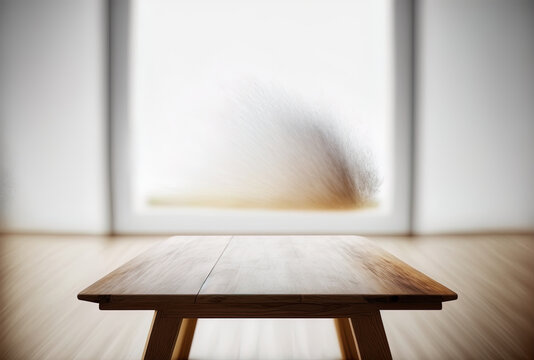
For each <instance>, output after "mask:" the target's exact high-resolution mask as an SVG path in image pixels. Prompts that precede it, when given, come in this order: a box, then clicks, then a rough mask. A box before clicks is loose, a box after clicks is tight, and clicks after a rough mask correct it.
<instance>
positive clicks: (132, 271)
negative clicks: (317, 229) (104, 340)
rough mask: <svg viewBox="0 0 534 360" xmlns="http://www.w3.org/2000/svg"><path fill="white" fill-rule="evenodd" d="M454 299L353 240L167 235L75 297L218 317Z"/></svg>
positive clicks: (109, 305) (401, 306)
mask: <svg viewBox="0 0 534 360" xmlns="http://www.w3.org/2000/svg"><path fill="white" fill-rule="evenodd" d="M456 297H457V296H456V294H455V293H454V292H452V291H451V290H449V289H447V288H446V287H444V286H443V285H441V284H439V283H438V282H436V281H434V280H432V279H431V278H429V277H428V276H426V275H424V274H422V273H421V272H419V271H417V270H415V269H413V268H412V267H410V266H408V265H407V264H405V263H403V262H402V261H400V260H399V259H397V258H396V257H394V256H393V255H391V254H389V253H387V252H386V251H384V250H382V249H380V248H379V247H378V246H376V245H375V244H373V243H372V242H371V241H370V240H368V239H366V238H363V237H357V236H234V237H231V238H230V237H226V236H221V237H217V236H211V237H173V238H170V239H168V240H167V241H165V242H163V243H161V244H158V245H157V246H155V247H154V248H152V249H150V250H148V251H147V252H145V253H143V254H142V255H140V256H138V257H137V258H135V259H133V260H132V261H130V262H128V263H127V264H125V265H123V266H122V267H120V268H118V269H117V270H115V271H113V272H112V273H110V274H109V275H107V276H105V277H104V278H102V279H101V280H99V281H97V282H96V283H95V284H93V285H91V286H90V287H89V288H87V289H85V290H84V291H82V292H81V293H80V294H79V295H78V298H79V299H81V300H87V301H93V302H99V303H100V308H101V309H139V310H142V309H166V310H167V309H175V310H176V307H177V306H178V307H179V306H182V304H193V303H195V304H212V305H213V306H212V307H210V311H211V313H220V312H218V310H217V304H221V305H222V304H242V305H245V304H266V305H269V307H268V308H267V311H269V309H273V308H274V307H276V305H277V304H280V305H283V306H286V308H287V306H291V305H292V304H302V305H304V304H306V306H308V307H309V306H311V305H313V304H319V305H324V306H329V307H332V306H333V307H337V308H339V305H340V304H374V305H376V306H377V308H381V309H392V308H394V309H404V308H409V309H417V308H420V309H428V308H440V307H438V306H429V304H440V303H441V302H442V301H447V300H453V299H456ZM391 304H396V306H393V307H392V306H391ZM407 305H409V306H407ZM222 308H223V307H221V309H222ZM241 308H243V309H244V311H245V310H246V309H245V308H244V306H241ZM224 309H225V311H226V310H227V309H228V307H227V306H225V307H224ZM254 309H255V308H254V307H251V309H250V311H252V312H254ZM199 310H200V307H199ZM294 310H295V317H299V316H304V313H302V311H298V309H297V308H295V309H294ZM188 311H189V313H188V314H189V315H190V316H192V317H194V316H193V315H194V313H193V314H192V313H191V311H190V310H188ZM326 311H328V308H326ZM323 313H324V311H323ZM204 314H205V312H204ZM346 314H348V313H346ZM184 315H186V314H184ZM222 315H223V314H222V313H221V316H222ZM203 316H205V315H203V313H201V312H199V314H198V317H203ZM258 316H262V315H261V313H258ZM264 316H265V315H264ZM280 316H283V317H287V316H292V314H291V313H285V314H282V313H280ZM334 316H341V314H339V313H335V314H334Z"/></svg>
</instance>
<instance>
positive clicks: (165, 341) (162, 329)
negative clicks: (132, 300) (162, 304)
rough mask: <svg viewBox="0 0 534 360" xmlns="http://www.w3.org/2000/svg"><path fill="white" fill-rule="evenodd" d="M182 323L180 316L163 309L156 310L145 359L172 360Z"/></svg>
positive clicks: (144, 355)
mask: <svg viewBox="0 0 534 360" xmlns="http://www.w3.org/2000/svg"><path fill="white" fill-rule="evenodd" d="M181 324H182V319H181V318H179V317H176V316H174V315H169V314H166V313H165V312H163V311H156V312H154V319H153V320H152V326H151V327H150V333H149V336H148V339H147V343H146V346H145V352H144V354H143V359H144V360H171V357H172V355H173V351H174V348H175V343H176V339H177V338H178V333H179V332H180V326H181Z"/></svg>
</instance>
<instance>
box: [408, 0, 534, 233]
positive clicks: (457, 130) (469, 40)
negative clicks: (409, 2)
mask: <svg viewBox="0 0 534 360" xmlns="http://www.w3.org/2000/svg"><path fill="white" fill-rule="evenodd" d="M418 19H419V24H418V26H417V32H418V34H419V37H418V51H417V58H418V66H419V68H418V80H419V81H418V83H417V96H418V97H417V103H416V104H417V106H416V113H417V120H418V124H417V131H416V138H417V143H416V164H417V165H416V174H415V175H416V176H415V180H416V183H415V186H416V188H415V192H416V203H415V230H416V232H419V233H431V232H464V231H467V232H472V231H491V230H497V231H506V230H513V231H532V230H534V1H528V0H525V1H520V0H500V1H497V0H491V1H488V0H469V1H465V0H447V1H445V0H442V1H430V0H423V1H420V2H419V6H418Z"/></svg>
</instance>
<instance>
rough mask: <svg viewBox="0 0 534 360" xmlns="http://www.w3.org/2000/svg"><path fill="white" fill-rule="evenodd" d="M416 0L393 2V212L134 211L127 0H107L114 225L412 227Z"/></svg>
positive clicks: (332, 230)
mask: <svg viewBox="0 0 534 360" xmlns="http://www.w3.org/2000/svg"><path fill="white" fill-rule="evenodd" d="M413 9H414V5H413V0H401V1H393V27H392V28H393V47H394V48H393V57H394V59H393V63H394V66H393V81H394V85H393V91H394V96H393V114H394V124H393V132H392V134H393V139H392V140H393V158H392V165H393V174H394V179H395V181H394V183H393V189H392V190H393V199H392V206H391V209H390V211H389V213H388V214H385V215H371V214H366V213H361V214H360V213H359V214H357V215H354V213H342V212H336V213H313V212H300V213H299V212H284V211H276V212H274V211H272V212H259V211H254V210H251V211H243V210H235V211H234V210H220V211H219V210H214V211H210V212H209V213H206V212H205V211H201V210H197V209H191V210H188V211H161V212H157V213H146V214H139V213H136V212H135V208H134V201H133V196H132V192H131V185H132V184H131V181H130V179H131V177H132V172H131V163H130V159H131V153H130V145H131V144H130V139H131V136H130V117H129V98H130V94H129V65H130V58H129V53H130V19H131V3H130V1H129V0H121V1H110V2H109V9H108V10H109V14H108V15H109V16H108V19H109V75H110V76H109V101H110V103H109V115H110V150H111V154H110V162H111V163H110V168H111V169H110V173H111V190H112V191H111V193H112V199H111V200H112V232H113V233H115V234H133V233H136V234H199V235H201V234H407V233H409V232H410V230H411V217H412V210H411V200H412V176H413V175H412V173H413V171H412V170H413V168H412V163H413V160H412V158H413V154H412V152H413V151H412V141H413V139H412V138H413V130H412V129H413V124H414V123H413V110H412V109H413Z"/></svg>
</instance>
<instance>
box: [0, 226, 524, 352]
mask: <svg viewBox="0 0 534 360" xmlns="http://www.w3.org/2000/svg"><path fill="white" fill-rule="evenodd" d="M160 239H162V238H157V237H153V238H145V237H130V238H126V237H120V238H106V237H79V236H78V237H77V236H22V235H20V236H4V237H2V238H1V239H0V359H55V360H62V359H139V358H140V357H141V354H142V352H143V347H144V344H145V340H146V335H147V333H148V330H149V327H150V323H151V320H152V313H150V312H142V311H131V312H128V311H100V310H98V307H97V306H96V305H95V304H90V303H87V302H81V301H78V300H76V294H77V293H78V292H79V291H80V290H82V289H83V288H84V287H85V286H87V285H88V284H90V283H92V282H93V281H95V280H97V279H98V278H100V277H101V276H103V275H105V274H106V273H107V272H109V271H111V270H113V269H114V268H115V267H117V266H118V265H120V264H122V263H123V262H125V261H126V260H128V259H130V258H132V257H133V256H135V255H137V254H138V253H140V252H142V251H143V250H145V249H146V248H148V247H149V246H151V245H152V244H153V243H154V242H156V241H158V240H160ZM374 239H375V240H376V241H377V242H378V244H380V245H381V246H382V247H383V248H384V249H386V250H388V251H390V252H391V253H393V254H395V255H397V256H398V257H399V258H401V259H402V260H404V261H405V262H407V263H408V264H410V265H412V266H414V267H416V268H417V269H419V270H421V271H423V272H425V273H426V274H427V275H429V276H431V277H433V278H434V279H436V280H438V281H439V282H441V283H443V284H444V285H446V286H448V287H449V288H451V289H452V290H454V291H456V292H457V293H458V296H459V299H458V300H457V301H453V302H450V303H445V304H444V309H443V310H442V311H384V312H383V313H382V318H383V321H384V326H385V328H386V333H387V335H388V339H389V343H390V347H391V351H392V353H393V358H395V359H533V358H534V300H533V298H534V236H515V235H514V236H512V235H498V236H497V235H484V236H482V235H480V236H440V237H414V238H393V237H392V238H385V237H381V238H374ZM191 358H192V359H339V358H340V351H339V348H338V341H337V337H336V333H335V328H334V323H333V321H332V320H329V319H325V320H232V319H230V320H199V322H198V326H197V334H196V336H195V338H194V340H193V347H192V350H191Z"/></svg>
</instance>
